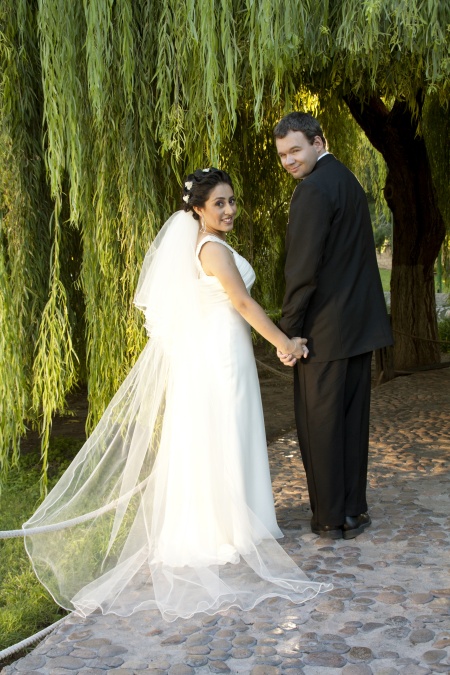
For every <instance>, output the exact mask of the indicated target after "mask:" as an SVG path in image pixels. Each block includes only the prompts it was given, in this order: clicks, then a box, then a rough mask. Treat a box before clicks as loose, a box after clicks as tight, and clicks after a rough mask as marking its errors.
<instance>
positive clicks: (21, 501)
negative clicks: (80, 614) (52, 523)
mask: <svg viewBox="0 0 450 675" xmlns="http://www.w3.org/2000/svg"><path fill="white" fill-rule="evenodd" d="M80 445H81V442H80V441H79V440H75V439H63V438H56V439H52V441H51V451H50V457H51V464H50V467H49V488H51V487H52V486H53V485H54V483H55V482H56V481H57V479H58V478H59V476H60V475H61V474H62V473H63V471H64V469H65V468H66V467H67V466H68V464H69V462H70V461H71V459H72V458H73V456H74V455H75V454H76V452H77V451H78V449H79V447H80ZM40 472H41V463H40V456H39V450H36V452H33V453H28V454H25V455H23V456H22V457H21V459H20V463H19V467H17V468H15V469H12V470H11V471H10V474H9V477H8V481H7V483H6V485H5V486H4V487H3V489H2V493H1V495H0V530H17V529H20V527H21V526H22V523H23V522H25V521H26V520H27V519H28V518H29V517H30V516H31V515H32V513H33V512H34V511H35V509H36V507H37V506H38V504H39V502H40V485H39V478H40ZM64 614H65V612H64V610H62V609H61V608H60V607H59V606H58V605H56V604H55V602H54V600H53V599H52V598H51V596H50V595H49V594H48V593H47V591H46V590H45V588H44V587H43V586H42V585H41V584H40V583H39V581H38V580H37V578H36V576H35V575H34V572H33V569H32V566H31V563H30V561H29V558H28V556H27V554H26V552H25V547H24V544H23V539H22V538H19V539H2V540H0V649H5V648H6V647H9V646H11V645H13V644H16V643H17V642H20V641H21V640H23V639H25V638H27V637H29V636H30V635H33V634H34V633H36V632H37V631H39V630H41V629H42V628H45V627H46V626H48V625H50V624H52V623H53V622H55V621H57V620H58V619H60V618H61V617H62V616H64Z"/></svg>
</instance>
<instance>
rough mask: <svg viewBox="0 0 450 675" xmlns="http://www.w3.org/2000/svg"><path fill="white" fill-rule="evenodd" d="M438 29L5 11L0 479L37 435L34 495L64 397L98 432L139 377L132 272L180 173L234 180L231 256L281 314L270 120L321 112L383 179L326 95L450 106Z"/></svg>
mask: <svg viewBox="0 0 450 675" xmlns="http://www.w3.org/2000/svg"><path fill="white" fill-rule="evenodd" d="M449 16H450V10H449V8H448V3H447V2H446V1H442V2H433V3H422V2H419V0H415V1H411V0H402V1H400V2H399V0H395V2H394V0H365V1H364V2H361V0H341V1H339V2H333V3H331V2H328V1H327V0H323V1H321V2H316V1H312V0H277V1H276V2H273V0H159V1H158V2H156V1H155V0H0V77H1V80H0V96H1V99H0V134H1V135H0V140H1V144H0V145H1V147H0V215H1V220H0V466H1V469H2V471H3V472H5V471H6V470H7V468H8V466H9V465H10V464H11V463H14V462H15V461H16V459H17V453H18V442H19V439H20V436H21V435H23V433H24V431H25V424H27V425H30V424H31V425H33V426H35V427H37V428H38V429H39V431H40V432H41V434H42V439H43V442H42V452H43V468H44V472H43V474H44V483H43V485H44V487H45V470H46V464H47V449H48V438H49V433H50V429H51V419H52V416H53V415H54V413H55V412H57V411H63V410H64V409H65V405H66V404H65V399H66V394H67V392H68V391H70V389H71V388H72V387H73V386H74V385H76V384H77V383H80V382H87V384H88V392H89V404H90V414H89V427H90V428H92V426H93V425H94V424H95V422H96V421H97V420H98V418H99V416H100V415H101V413H102V411H103V409H104V407H105V405H106V404H107V402H108V401H109V399H110V397H111V395H112V394H113V393H114V391H115V390H116V389H117V387H118V385H119V383H120V382H121V381H122V379H123V377H124V375H125V374H126V372H127V370H128V369H129V367H130V365H131V364H132V363H133V362H134V360H135V358H136V355H137V353H138V352H139V351H140V349H141V347H142V345H143V342H144V340H145V336H144V334H143V331H142V329H141V324H140V320H139V317H138V314H137V312H136V310H135V309H134V307H133V304H132V299H133V293H134V288H135V285H136V281H137V275H138V272H139V267H140V263H141V261H142V258H143V255H144V252H145V250H146V248H147V246H148V244H149V242H150V241H151V240H152V238H153V237H154V235H155V233H156V232H157V230H158V229H159V227H160V226H161V225H162V223H163V222H164V220H165V218H166V217H167V216H168V215H169V214H170V213H171V212H172V211H173V210H174V209H175V208H177V206H178V193H179V185H180V181H181V177H182V176H183V175H184V174H185V173H186V172H187V171H190V170H192V169H193V168H196V167H198V166H205V165H210V164H214V165H220V166H221V167H223V168H226V169H228V170H229V171H230V173H231V174H232V176H233V178H234V179H235V183H236V188H237V193H238V197H239V203H240V207H241V217H240V221H239V223H238V231H237V232H236V235H235V237H236V240H235V243H236V245H237V246H238V247H239V248H240V249H241V250H242V251H243V253H244V254H245V255H247V256H248V257H249V258H250V260H251V261H252V262H253V263H254V265H255V268H256V271H257V274H258V279H259V281H258V286H257V289H256V293H257V296H258V298H259V299H260V300H261V301H262V302H263V303H264V304H265V305H266V306H267V307H269V308H270V307H275V306H277V305H278V304H279V302H280V295H281V293H282V286H281V283H280V279H281V268H282V251H283V239H284V227H285V221H286V211H287V206H288V202H289V198H290V194H291V191H292V184H291V182H290V181H289V178H288V177H286V176H284V175H283V173H282V171H281V170H280V169H279V167H278V163H277V158H276V155H275V152H274V148H273V141H272V127H273V125H274V123H275V122H276V121H277V120H278V118H279V117H280V116H281V115H282V114H283V113H284V112H286V111H288V110H290V109H291V108H292V107H298V106H306V107H308V108H310V109H313V108H314V107H315V110H316V111H317V112H319V114H321V115H322V116H323V122H324V127H325V131H326V133H327V134H328V136H329V138H330V140H331V141H332V146H333V143H334V148H339V149H340V151H341V152H342V155H341V156H342V157H343V155H344V154H345V152H346V148H347V149H348V148H349V147H350V148H352V153H350V154H351V155H352V157H353V162H354V165H355V167H356V168H358V167H357V166H356V165H357V164H358V163H359V168H360V169H361V170H362V169H363V167H367V166H369V165H370V166H372V167H373V166H375V163H374V162H369V161H368V160H367V158H368V157H369V156H370V154H371V152H373V151H371V149H370V148H369V147H368V146H367V144H366V145H364V143H363V144H362V145H361V134H360V133H359V132H357V131H356V128H355V126H354V125H353V126H352V125H351V124H350V121H349V117H348V113H345V112H344V111H343V109H342V107H340V106H339V104H338V103H336V96H335V95H338V94H340V93H342V92H341V89H342V87H343V86H344V84H345V86H348V87H350V88H351V89H352V91H354V92H360V93H361V95H364V92H365V91H369V90H370V88H371V87H381V88H382V90H383V91H384V92H385V94H386V96H393V95H396V94H398V93H399V92H400V94H401V95H402V96H404V97H405V98H406V99H408V100H409V101H410V103H411V106H413V105H414V86H413V85H414V83H413V84H411V78H413V79H414V77H416V78H418V79H420V81H421V82H422V81H423V82H426V83H427V87H434V88H435V89H436V90H437V91H438V93H439V97H440V104H442V103H443V102H445V100H447V98H448V92H449V80H450V78H449V71H450V65H449V64H450V61H449V59H448V45H447V42H446V40H448V32H446V31H447V26H448V24H449V23H450V19H449ZM393 55H394V57H393ZM343 83H344V84H343ZM308 91H309V92H312V94H309V93H308ZM312 95H314V97H315V98H311V96H312ZM314 101H315V103H314ZM333 101H334V103H333ZM333 106H334V107H333ZM339 119H342V122H341V123H340V122H339ZM343 132H345V133H343ZM358 139H359V140H358ZM344 141H346V142H344ZM353 151H355V152H353ZM347 154H349V153H347ZM343 158H344V157H343ZM355 158H356V159H355ZM355 162H356V164H355ZM364 170H365V175H366V178H367V181H368V182H370V183H371V185H372V187H373V185H375V184H376V181H377V180H379V177H380V176H381V173H380V172H379V171H378V170H375V171H372V173H370V172H367V170H366V169H364Z"/></svg>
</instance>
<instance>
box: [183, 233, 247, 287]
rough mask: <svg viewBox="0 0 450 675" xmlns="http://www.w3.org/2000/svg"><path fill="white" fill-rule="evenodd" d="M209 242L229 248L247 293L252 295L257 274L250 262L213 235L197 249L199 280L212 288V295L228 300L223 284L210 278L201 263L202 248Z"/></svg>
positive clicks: (205, 239)
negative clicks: (221, 295) (222, 296)
mask: <svg viewBox="0 0 450 675" xmlns="http://www.w3.org/2000/svg"><path fill="white" fill-rule="evenodd" d="M207 241H213V242H215V243H218V244H222V246H226V248H228V249H229V250H230V251H231V253H232V254H233V257H234V261H235V263H236V267H237V268H238V271H239V274H240V275H241V277H242V280H243V282H244V284H245V287H246V288H247V291H248V292H249V293H250V291H251V288H252V286H253V284H254V282H255V272H254V270H253V267H252V266H251V265H250V263H249V262H248V260H246V259H245V258H243V257H242V256H241V255H239V253H238V252H237V251H235V250H234V248H232V247H231V246H230V245H229V244H227V242H226V241H224V240H223V239H220V238H219V237H216V236H215V235H213V234H209V235H207V236H206V237H205V238H204V239H202V240H201V241H200V242H199V243H198V245H197V249H196V255H195V259H196V263H197V267H198V271H199V279H200V280H201V281H202V283H204V284H205V285H208V286H209V287H210V291H211V292H212V293H214V292H216V293H217V294H219V295H220V294H223V295H224V296H225V298H223V299H228V295H227V294H226V292H225V291H224V289H223V287H222V284H221V283H220V281H219V280H218V279H217V277H214V276H208V275H207V274H206V273H205V271H204V269H203V267H202V264H201V262H200V259H199V254H200V251H201V249H202V246H203V245H204V244H206V242H207ZM217 299H218V298H217Z"/></svg>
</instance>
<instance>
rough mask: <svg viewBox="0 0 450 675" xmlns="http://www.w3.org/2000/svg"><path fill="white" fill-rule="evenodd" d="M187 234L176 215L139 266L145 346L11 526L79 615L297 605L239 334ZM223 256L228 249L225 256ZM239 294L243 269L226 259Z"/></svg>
mask: <svg viewBox="0 0 450 675" xmlns="http://www.w3.org/2000/svg"><path fill="white" fill-rule="evenodd" d="M197 233H198V223H197V221H195V220H194V219H193V217H192V215H191V214H188V213H184V212H178V213H176V214H174V216H173V217H172V218H171V219H170V220H169V221H168V222H167V223H166V225H165V226H164V228H163V229H162V230H161V232H160V234H159V235H158V237H157V238H156V240H155V242H154V244H153V245H152V247H151V249H150V251H149V253H148V254H147V256H146V259H145V261H144V266H143V270H142V273H141V277H140V280H139V284H138V290H137V294H136V299H135V302H136V304H137V306H138V307H140V308H141V309H142V310H143V311H144V313H145V318H146V324H145V325H146V328H147V331H148V333H149V335H150V340H149V341H148V343H147V345H146V347H145V348H144V350H143V352H142V354H141V355H140V357H139V359H138V360H137V362H136V364H135V366H134V367H133V368H132V370H131V371H130V373H129V375H128V376H127V378H126V379H125V381H124V382H123V384H122V386H121V387H120V389H119V390H118V392H117V393H116V395H115V396H114V398H113V399H112V401H111V403H110V404H109V406H108V408H107V409H106V411H105V413H104V415H103V417H102V419H101V420H100V422H99V424H98V426H97V427H96V429H95V430H94V432H93V433H92V435H91V436H90V437H89V438H88V440H87V441H86V443H85V445H84V446H83V448H82V449H81V450H80V452H79V453H78V455H77V456H76V458H75V459H74V460H73V462H72V464H71V465H70V467H69V468H68V469H67V471H66V472H65V473H64V475H63V476H62V478H61V479H60V481H59V482H58V483H57V485H56V486H55V487H54V488H53V490H52V491H51V492H50V494H49V495H48V496H47V498H46V499H45V500H44V501H43V503H42V504H41V505H40V507H39V508H38V510H37V511H36V513H35V514H34V515H33V516H32V517H31V518H30V520H29V521H28V522H27V523H25V524H24V526H23V527H24V528H25V530H27V529H30V528H35V527H37V526H47V529H46V531H45V532H43V533H41V534H27V535H26V537H25V545H26V548H27V551H28V554H29V556H30V558H31V560H32V563H33V566H34V569H35V572H36V574H37V575H38V577H39V579H40V580H41V581H42V583H43V584H44V585H45V586H46V587H47V588H48V590H49V591H50V593H51V594H52V596H53V597H54V599H55V600H56V602H58V603H59V604H60V605H62V606H63V607H65V608H67V609H71V610H75V611H77V612H78V613H80V614H81V615H87V614H89V613H91V612H92V611H94V610H101V611H102V612H103V613H106V612H113V613H116V614H119V615H122V616H127V615H130V614H132V613H133V612H135V611H138V610H145V609H156V608H157V609H159V610H160V612H161V613H162V615H163V616H164V618H165V619H167V620H169V621H171V620H174V619H176V618H177V617H184V618H187V617H190V616H192V615H193V614H195V613H197V612H206V613H209V614H212V613H215V612H217V611H218V610H223V609H227V608H229V607H231V606H238V607H240V608H242V609H251V608H252V607H254V606H255V605H256V604H257V603H259V602H261V601H262V600H264V599H265V598H268V597H272V596H282V597H285V598H287V599H289V600H292V601H293V602H296V603H299V602H304V601H305V600H308V599H310V598H312V597H314V596H315V595H316V594H317V593H318V592H321V591H326V590H329V588H330V586H327V585H326V584H321V583H316V582H312V581H310V580H309V579H308V578H307V577H306V576H305V574H304V573H303V572H302V571H301V570H300V569H299V568H298V567H297V565H296V564H295V563H294V562H293V561H292V559H291V558H290V557H289V556H288V555H287V554H286V553H285V552H284V550H283V548H282V547H281V546H280V545H279V544H278V542H277V541H276V538H280V537H282V536H283V535H282V532H281V531H280V529H279V528H278V525H277V522H276V518H275V510H274V505H273V497H272V488H271V481H270V474H269V466H268V459H267V449H266V440H265V433H264V421H263V413H262V406H261V397H260V391H259V384H258V378H257V372H256V366H255V361H254V356H253V348H252V342H251V334H250V327H249V325H248V324H247V323H246V321H245V320H244V319H243V318H242V317H241V316H240V314H239V313H238V312H237V311H236V310H235V309H234V308H233V306H232V304H231V302H230V300H229V298H228V296H227V295H226V293H225V291H224V290H223V288H222V286H221V285H220V283H219V281H218V280H217V279H216V278H215V277H208V276H207V275H206V274H205V273H204V272H203V270H202V268H201V265H200V261H199V259H198V253H199V250H200V247H201V246H202V245H204V243H206V241H208V240H209V239H210V238H213V239H214V241H218V242H220V243H221V244H223V245H225V246H228V245H227V244H226V243H225V242H223V241H222V240H220V239H217V238H215V237H207V238H206V239H204V240H203V241H202V242H201V244H200V246H199V247H196V239H197ZM228 248H230V247H228ZM230 250H231V252H232V254H233V255H234V258H235V261H236V264H237V266H238V269H239V271H240V273H241V275H242V278H243V279H244V282H245V284H246V286H247V288H248V289H250V288H251V285H252V284H253V281H254V272H253V270H252V268H251V266H250V265H249V263H248V262H247V261H246V260H245V259H244V258H242V257H241V256H239V255H238V254H237V253H236V252H235V251H233V249H231V248H230Z"/></svg>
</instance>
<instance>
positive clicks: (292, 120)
mask: <svg viewBox="0 0 450 675" xmlns="http://www.w3.org/2000/svg"><path fill="white" fill-rule="evenodd" d="M290 131H301V132H302V133H303V134H304V135H305V136H306V138H307V139H308V141H309V142H310V143H311V145H312V144H313V142H314V139H315V137H316V136H319V137H320V138H321V139H322V141H323V145H324V147H325V148H326V147H327V141H326V138H325V136H324V135H323V131H322V127H321V126H320V124H319V122H318V121H317V120H316V118H315V117H313V116H312V115H310V114H309V113H302V112H291V113H289V114H288V115H285V116H284V117H283V118H282V119H281V120H280V121H279V122H278V124H277V125H276V126H275V128H274V130H273V134H274V136H275V138H284V137H285V136H287V134H288V133H289V132H290Z"/></svg>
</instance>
